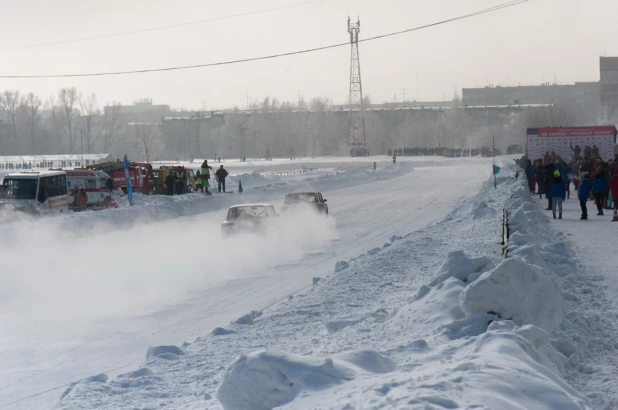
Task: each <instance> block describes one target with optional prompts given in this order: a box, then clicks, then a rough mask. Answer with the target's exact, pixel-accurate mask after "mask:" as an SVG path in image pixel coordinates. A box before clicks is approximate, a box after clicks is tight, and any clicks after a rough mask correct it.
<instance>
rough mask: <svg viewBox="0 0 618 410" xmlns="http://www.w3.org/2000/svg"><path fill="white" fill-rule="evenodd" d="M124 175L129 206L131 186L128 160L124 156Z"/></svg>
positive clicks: (131, 195) (131, 196) (131, 193)
mask: <svg viewBox="0 0 618 410" xmlns="http://www.w3.org/2000/svg"><path fill="white" fill-rule="evenodd" d="M124 177H125V179H126V180H127V194H128V195H129V206H131V205H133V188H132V187H131V176H130V175H129V160H128V158H127V156H126V155H125V156H124Z"/></svg>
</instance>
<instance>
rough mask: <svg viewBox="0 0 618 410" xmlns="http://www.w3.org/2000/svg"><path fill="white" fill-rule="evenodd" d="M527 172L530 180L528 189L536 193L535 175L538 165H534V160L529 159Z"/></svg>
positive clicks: (527, 177)
mask: <svg viewBox="0 0 618 410" xmlns="http://www.w3.org/2000/svg"><path fill="white" fill-rule="evenodd" d="M525 172H526V179H527V180H528V190H529V191H530V193H531V194H534V175H535V174H536V167H535V166H534V165H532V161H530V160H528V161H527V163H526V168H525Z"/></svg>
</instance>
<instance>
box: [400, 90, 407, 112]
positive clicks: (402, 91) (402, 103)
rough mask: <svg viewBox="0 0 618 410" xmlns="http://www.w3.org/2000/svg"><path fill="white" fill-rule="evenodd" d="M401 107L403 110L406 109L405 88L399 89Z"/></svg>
mask: <svg viewBox="0 0 618 410" xmlns="http://www.w3.org/2000/svg"><path fill="white" fill-rule="evenodd" d="M401 106H402V107H403V108H406V89H405V88H402V89H401Z"/></svg>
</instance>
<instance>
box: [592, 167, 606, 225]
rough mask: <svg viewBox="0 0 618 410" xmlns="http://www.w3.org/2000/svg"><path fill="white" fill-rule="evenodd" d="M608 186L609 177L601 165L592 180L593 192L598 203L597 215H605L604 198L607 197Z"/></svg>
mask: <svg viewBox="0 0 618 410" xmlns="http://www.w3.org/2000/svg"><path fill="white" fill-rule="evenodd" d="M607 188H608V183H607V178H605V173H604V172H603V168H602V167H599V168H597V171H596V173H595V175H594V179H593V180H592V193H593V194H594V200H595V202H596V205H597V211H598V212H597V215H603V200H604V199H605V194H606V192H607Z"/></svg>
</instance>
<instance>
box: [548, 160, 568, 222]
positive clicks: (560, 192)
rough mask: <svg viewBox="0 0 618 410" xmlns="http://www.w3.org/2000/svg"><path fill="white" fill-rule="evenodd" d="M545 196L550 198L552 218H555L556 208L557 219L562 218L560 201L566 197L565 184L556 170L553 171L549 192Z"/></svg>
mask: <svg viewBox="0 0 618 410" xmlns="http://www.w3.org/2000/svg"><path fill="white" fill-rule="evenodd" d="M547 196H548V197H550V198H551V205H552V213H553V214H554V219H556V208H558V211H559V215H558V219H562V201H564V200H565V199H566V186H565V184H564V181H563V180H562V176H561V175H560V171H558V170H556V171H554V178H553V179H552V180H551V184H550V185H549V194H548V195H547Z"/></svg>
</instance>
